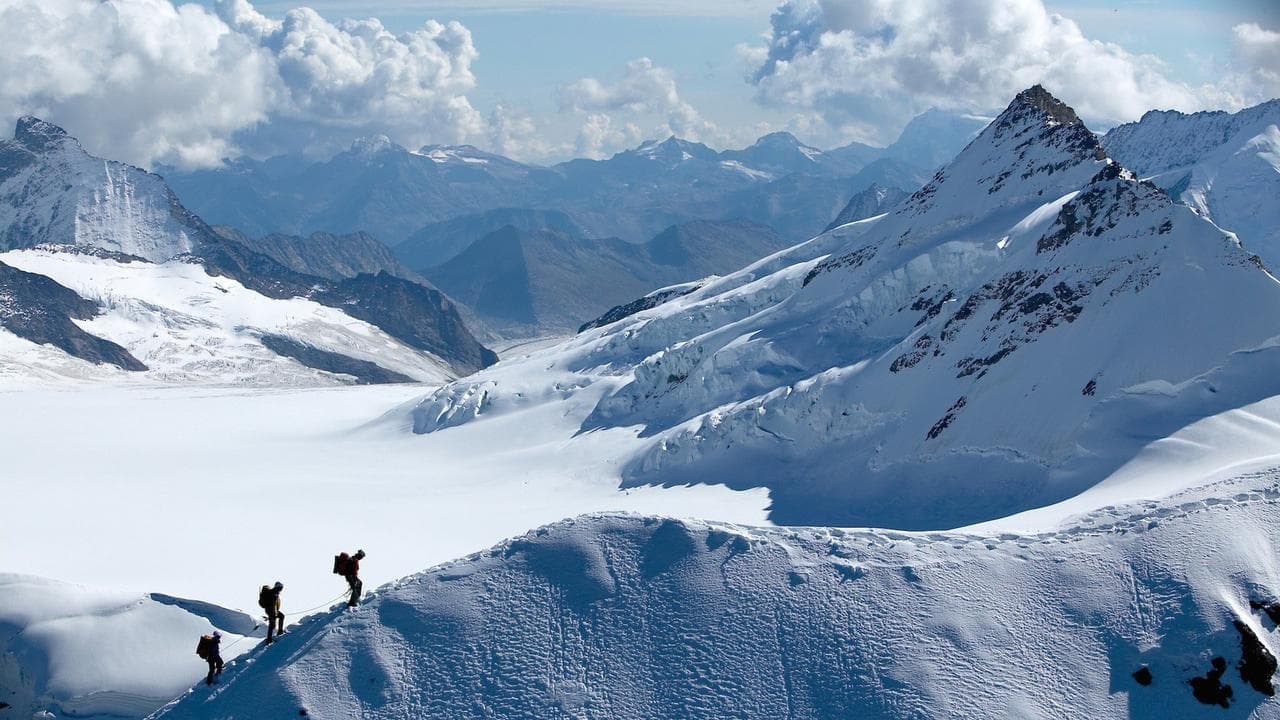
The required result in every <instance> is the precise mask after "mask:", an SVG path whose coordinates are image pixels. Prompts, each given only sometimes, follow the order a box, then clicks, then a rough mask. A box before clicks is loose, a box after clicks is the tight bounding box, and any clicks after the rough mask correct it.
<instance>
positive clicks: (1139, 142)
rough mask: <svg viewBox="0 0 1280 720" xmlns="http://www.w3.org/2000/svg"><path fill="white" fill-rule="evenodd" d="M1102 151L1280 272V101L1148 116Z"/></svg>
mask: <svg viewBox="0 0 1280 720" xmlns="http://www.w3.org/2000/svg"><path fill="white" fill-rule="evenodd" d="M1102 142H1103V144H1104V145H1105V146H1106V148H1107V151H1108V152H1110V153H1111V154H1112V155H1113V156H1114V157H1116V158H1118V159H1119V160H1120V162H1121V163H1123V164H1125V165H1126V166H1127V167H1131V168H1132V169H1134V170H1135V171H1136V172H1139V173H1142V174H1144V175H1151V176H1153V177H1152V180H1153V181H1154V182H1156V183H1158V184H1159V185H1160V186H1161V187H1163V188H1167V189H1168V190H1169V192H1170V193H1171V194H1172V195H1174V196H1175V197H1177V198H1178V199H1179V200H1180V201H1182V202H1183V203H1185V204H1186V205H1188V206H1189V207H1191V208H1193V209H1194V210H1195V211H1196V212H1198V213H1200V214H1201V215H1203V216H1204V217H1207V218H1210V219H1211V220H1213V221H1214V223H1216V224H1217V225H1218V226H1219V227H1222V228H1224V229H1227V230H1230V231H1232V232H1234V233H1236V234H1237V235H1238V236H1239V237H1240V239H1241V240H1242V241H1243V242H1244V244H1245V246H1246V247H1248V248H1250V249H1251V250H1253V251H1254V252H1256V253H1258V254H1259V255H1260V256H1261V257H1262V259H1263V260H1265V261H1266V262H1267V264H1268V265H1270V266H1271V267H1276V266H1280V202H1277V201H1276V199H1277V198H1280V100H1271V101H1269V102H1265V103H1262V104H1261V105H1256V106H1254V107H1251V108H1246V109H1244V110H1241V111H1239V112H1237V113H1232V114H1228V113H1224V112H1199V113H1194V114H1192V115H1184V114H1183V113H1179V112H1176V111H1166V112H1155V111H1152V112H1149V113H1147V114H1146V115H1143V116H1142V119H1141V120H1139V121H1138V122H1136V123H1129V124H1126V125H1121V126H1119V127H1116V128H1114V129H1112V130H1111V131H1110V132H1108V133H1107V135H1106V136H1105V137H1104V138H1103V141H1102Z"/></svg>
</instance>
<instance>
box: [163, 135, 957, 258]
mask: <svg viewBox="0 0 1280 720" xmlns="http://www.w3.org/2000/svg"><path fill="white" fill-rule="evenodd" d="M981 124H982V121H981V120H977V119H974V118H971V117H968V116H962V115H957V114H954V113H949V112H943V111H938V110H933V111H930V112H927V113H925V114H923V115H921V116H920V117H918V118H916V119H915V120H913V121H912V122H911V123H910V124H908V125H907V127H906V128H905V129H904V130H903V133H902V136H901V137H900V138H899V139H898V140H897V141H896V142H895V143H894V144H893V145H890V146H889V147H887V148H873V147H871V146H868V145H864V144H860V143H852V144H850V145H846V146H844V147H841V148H836V149H834V150H830V151H822V150H819V149H817V148H814V147H811V146H808V145H805V144H804V143H802V142H800V141H799V140H798V139H796V138H795V136H793V135H791V134H789V133H785V132H778V133H771V134H769V135H766V136H764V137H762V138H760V139H759V140H757V141H756V142H755V143H753V144H752V145H750V146H749V147H746V148H741V149H732V150H725V151H717V150H715V149H712V148H710V147H708V146H706V145H704V144H702V143H697V142H691V141H688V140H683V139H680V138H676V137H670V138H667V139H666V140H662V141H646V142H644V143H642V144H640V145H639V146H637V147H635V148H632V149H629V150H624V151H622V152H619V153H617V154H615V155H613V156H612V157H609V158H605V159H602V160H588V159H576V160H570V161H568V162H564V163H560V164H558V165H555V166H552V167H537V166H533V165H527V164H523V163H519V162H515V161H513V160H510V159H508V158H504V157H501V156H499V155H495V154H492V153H486V152H483V151H480V150H477V149H476V148H474V147H470V146H442V145H429V146H426V147H423V148H420V149H419V150H416V151H415V150H409V149H407V148H404V147H401V146H399V145H396V144H395V143H392V142H390V141H389V140H387V139H386V138H382V137H380V138H372V139H365V140H361V141H358V142H356V143H355V144H353V145H352V147H351V148H350V149H349V150H346V151H344V152H342V153H339V154H338V155H336V156H334V157H332V158H330V159H328V160H324V161H320V162H314V161H310V162H309V161H305V160H303V159H300V158H288V157H282V158H273V159H270V160H264V161H256V160H236V161H232V162H228V163H227V164H226V165H225V166H223V167H220V168H217V169H213V170H202V171H195V172H182V171H178V170H176V169H173V168H166V169H164V173H165V175H166V177H167V179H168V180H169V182H170V184H171V185H172V186H173V188H174V189H175V191H176V192H177V193H178V195H179V197H181V198H183V201H184V202H185V203H186V204H188V205H189V206H190V207H191V208H192V209H193V210H194V211H195V212H197V213H199V214H200V215H201V216H202V217H206V218H207V219H208V220H210V221H211V222H214V223H216V224H219V225H229V226H233V227H236V228H238V229H240V230H241V231H243V232H245V233H246V234H247V235H249V236H251V237H261V236H265V235H269V234H272V233H283V234H286V235H301V236H306V235H309V234H311V233H313V232H316V231H322V232H328V233H334V234H347V233H353V232H357V231H364V232H368V233H370V234H372V235H374V236H375V237H377V238H379V239H380V240H382V241H383V242H385V243H387V244H388V245H391V246H397V245H402V244H405V243H410V242H411V241H412V244H407V245H405V247H404V248H403V249H402V250H400V251H399V254H400V256H401V259H402V260H404V261H405V262H406V264H407V265H409V267H416V266H418V265H421V264H428V265H429V264H438V263H441V262H444V261H445V260H447V259H448V258H449V257H451V256H452V255H454V254H456V253H457V252H460V251H461V250H462V249H463V248H465V247H467V245H468V244H470V242H474V240H475V239H476V238H477V237H481V236H483V235H484V234H487V233H488V232H493V230H496V229H497V228H498V227H502V225H504V224H506V223H500V224H498V225H496V226H495V225H494V224H493V221H492V220H488V219H486V220H483V221H480V222H478V223H475V221H474V220H467V221H465V222H464V223H463V224H464V225H471V224H473V223H475V224H474V228H459V227H457V226H445V227H440V226H439V225H440V223H443V222H446V221H451V220H454V219H458V218H464V217H468V218H470V217H473V216H481V215H484V214H486V213H489V212H491V211H495V210H500V209H505V208H526V209H529V210H539V211H557V212H561V213H564V214H566V215H568V216H569V217H570V218H572V222H573V223H574V224H575V225H576V226H577V227H578V228H580V229H581V232H582V234H583V235H584V236H588V237H618V238H621V239H623V240H627V241H630V242H644V241H646V240H647V239H648V238H651V237H653V236H654V235H655V234H657V233H659V232H661V231H662V230H663V229H664V228H666V227H668V226H670V225H675V224H680V223H684V222H688V221H690V220H737V219H744V220H751V221H754V222H759V223H763V224H767V225H770V226H771V227H773V228H774V229H775V230H776V231H777V232H778V233H779V234H781V235H783V236H785V237H788V238H789V239H791V240H797V241H798V240H804V239H807V238H808V237H809V236H811V235H813V234H815V233H817V232H819V231H821V230H822V229H823V228H824V227H825V226H826V225H827V224H828V223H829V222H830V221H831V220H832V218H833V217H834V216H835V214H836V213H837V212H838V211H839V210H840V209H841V208H843V207H844V205H845V204H846V203H847V202H848V200H849V198H850V197H851V196H852V195H854V194H855V193H857V192H860V191H861V190H863V189H865V188H866V187H868V186H869V185H870V184H871V183H872V182H878V183H879V184H881V185H883V186H885V187H890V186H894V187H899V188H901V189H903V190H909V191H914V190H915V189H916V188H918V187H919V186H920V185H921V184H922V183H923V181H924V180H927V179H928V178H929V177H931V176H932V174H933V171H934V170H935V169H936V168H937V167H938V166H939V165H941V164H942V163H943V162H945V161H946V160H947V159H949V158H951V157H952V156H953V155H954V154H955V153H956V152H958V151H959V150H960V149H961V148H963V147H964V145H965V144H966V143H967V142H968V141H969V140H970V139H972V137H973V136H974V135H975V134H976V133H977V130H978V129H979V128H980V127H981ZM791 176H798V177H794V178H792V177H791ZM789 178H790V179H789ZM837 196H838V197H837ZM508 212H512V211H508ZM511 223H512V224H513V225H514V226H515V227H526V228H529V229H533V228H534V227H536V225H533V224H530V218H529V217H523V218H514V217H513V218H511ZM429 226H436V227H432V228H431V229H430V230H428V229H427V228H428V227H429ZM547 227H552V228H558V229H560V230H561V231H565V228H564V223H563V222H561V221H560V220H559V219H556V220H555V221H554V222H553V224H551V225H548V226H547ZM476 228H480V229H483V230H484V232H477V230H476ZM436 234H439V235H440V236H441V238H442V239H433V235H436Z"/></svg>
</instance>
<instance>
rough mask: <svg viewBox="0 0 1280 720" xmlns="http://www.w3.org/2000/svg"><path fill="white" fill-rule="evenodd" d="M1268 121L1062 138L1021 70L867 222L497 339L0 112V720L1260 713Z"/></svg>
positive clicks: (1263, 703) (1276, 567)
mask: <svg viewBox="0 0 1280 720" xmlns="http://www.w3.org/2000/svg"><path fill="white" fill-rule="evenodd" d="M1275 107H1276V105H1275V102H1274V101H1273V102H1271V103H1267V104H1264V105H1261V106H1258V107H1257V108H1252V109H1249V110H1245V111H1242V112H1241V113H1237V114H1236V115H1226V114H1217V115H1214V114H1209V115H1191V116H1180V115H1175V114H1169V113H1149V114H1148V115H1147V116H1144V117H1143V119H1142V120H1141V121H1139V122H1138V123H1135V124H1133V125H1130V126H1121V127H1120V128H1117V129H1115V130H1113V131H1111V133H1109V134H1107V135H1105V136H1098V135H1096V134H1094V133H1093V132H1091V131H1090V130H1089V129H1088V128H1086V127H1085V126H1084V124H1083V123H1082V122H1081V121H1080V120H1079V118H1078V117H1077V116H1076V114H1075V112H1074V111H1073V110H1072V109H1071V108H1070V107H1068V106H1067V105H1066V104H1064V103H1062V102H1061V101H1060V100H1058V99H1057V98H1054V97H1053V96H1051V95H1050V94H1049V93H1048V92H1046V91H1045V90H1043V89H1042V88H1040V87H1039V86H1036V87H1033V88H1031V89H1029V90H1027V91H1024V92H1023V93H1020V94H1019V95H1018V96H1017V97H1016V98H1014V100H1013V101H1012V102H1011V103H1010V105H1009V106H1008V108H1007V109H1006V110H1005V111H1004V112H1003V113H1002V114H1000V115H999V117H997V118H995V120H993V121H992V122H991V123H990V125H988V126H987V127H986V129H985V130H983V131H982V132H981V133H980V134H979V135H978V136H977V137H976V138H975V139H974V140H973V141H972V142H971V143H970V144H969V145H968V146H967V147H966V148H965V149H964V150H963V151H961V152H960V154H959V155H957V156H956V157H955V158H954V159H952V160H951V161H950V162H948V163H947V164H946V165H944V166H943V167H942V168H941V169H940V170H938V172H937V173H936V175H935V176H934V177H933V179H932V180H931V181H930V182H928V183H927V184H926V185H925V186H924V187H923V188H921V189H920V190H919V191H917V192H915V193H914V194H913V195H911V196H910V197H908V198H906V199H904V200H902V201H901V202H899V203H897V204H895V205H893V206H892V207H890V208H889V209H888V211H887V212H884V213H882V214H880V215H876V216H874V217H871V218H867V219H862V220H857V221H855V222H851V223H844V224H837V225H836V226H835V227H832V228H831V229H829V230H827V231H826V232H824V233H822V234H820V235H818V236H817V237H814V238H813V239H811V240H808V241H807V242H803V243H800V244H798V245H796V246H794V247H791V248H788V249H785V250H783V251H781V252H778V253H776V254H773V255H770V256H768V257H765V258H762V259H760V260H758V261H756V262H754V263H752V264H750V265H748V266H746V267H744V268H742V269H740V270H738V271H736V272H732V273H728V274H725V275H722V276H716V277H709V278H706V279H703V280H701V281H696V282H692V283H686V284H682V285H680V286H674V287H670V288H660V289H655V290H654V291H653V292H652V293H650V294H649V295H647V296H645V297H643V298H639V299H637V300H636V301H635V302H633V303H630V304H628V305H625V306H620V307H619V308H615V309H614V310H613V311H610V313H608V314H607V315H606V316H605V317H604V318H602V319H601V320H600V321H598V322H589V323H587V325H586V326H584V328H585V329H584V330H583V331H582V332H580V333H578V334H577V335H575V336H574V337H572V338H569V339H564V340H560V341H556V342H548V343H543V344H539V345H529V346H518V347H512V348H507V349H506V350H505V351H504V352H503V353H502V358H501V360H500V361H499V362H497V363H496V364H493V363H492V362H491V360H486V358H487V356H486V355H484V354H483V353H481V350H482V349H481V348H479V347H478V344H477V345H476V347H475V348H473V349H472V350H470V351H468V353H469V354H466V353H464V354H461V355H458V356H456V357H453V356H451V357H448V358H446V357H444V356H443V355H441V354H440V353H439V352H435V351H432V350H430V349H429V348H427V347H425V345H426V344H425V343H422V342H417V341H418V340H420V339H421V338H422V333H420V332H419V333H409V332H406V331H405V330H404V327H403V325H402V324H399V323H397V322H392V321H391V320H390V319H388V317H387V316H386V315H385V314H382V315H379V314H377V313H370V312H363V313H361V314H359V315H352V314H349V313H348V312H347V310H344V308H347V309H350V307H351V306H349V305H347V304H344V303H340V302H334V301H332V300H331V299H330V300H329V301H328V302H324V301H323V300H325V299H326V298H331V297H332V293H329V294H326V293H325V292H318V291H312V290H309V289H307V287H306V284H305V283H300V282H297V280H296V278H294V277H293V276H291V275H287V274H282V273H280V271H279V270H278V269H273V270H272V272H273V273H276V275H273V276H272V277H274V278H276V281H277V284H276V285H264V284H263V283H262V282H261V281H260V278H256V277H255V276H254V275H253V274H251V273H239V274H237V275H228V274H224V273H222V272H220V271H219V268H222V269H225V268H226V267H228V266H229V264H228V262H227V261H226V260H225V257H226V256H225V255H216V256H217V257H218V258H222V260H219V261H214V260H210V259H209V258H210V257H213V256H214V255H215V254H216V253H226V252H232V251H233V250H234V248H233V249H232V250H227V247H228V246H224V245H220V244H218V243H219V241H218V240H217V239H216V238H214V237H212V236H211V235H209V234H207V233H205V232H204V230H203V228H206V227H207V226H205V225H204V223H203V221H199V220H198V218H194V216H191V215H190V214H189V213H186V211H185V210H181V209H180V208H181V206H180V205H178V204H177V202H176V200H174V201H173V202H172V203H170V202H169V200H168V199H171V198H172V197H173V196H172V193H169V192H168V191H167V188H165V187H164V186H163V181H162V180H160V179H159V178H158V177H156V176H152V175H147V174H145V173H143V172H142V171H140V170H137V169H129V170H128V172H123V174H122V171H121V170H120V168H116V166H115V165H113V164H111V163H105V164H104V161H101V160H93V159H90V160H89V161H86V160H85V159H84V158H86V157H88V156H87V155H84V154H83V152H82V151H80V150H79V148H78V146H76V147H67V145H68V143H70V142H72V141H70V140H69V139H64V137H63V134H61V131H60V130H57V131H56V132H55V130H56V129H51V127H49V126H46V125H45V124H37V123H38V121H34V120H28V121H25V124H23V123H20V125H19V133H18V135H19V137H18V138H15V141H13V142H12V143H10V144H9V145H6V146H3V147H4V148H5V149H6V150H7V152H6V153H0V210H2V211H3V212H2V213H0V223H4V224H0V239H3V242H2V243H0V247H2V248H4V249H5V251H4V252H0V263H2V264H3V265H2V266H0V267H3V268H8V270H6V274H2V275H0V280H3V281H4V283H6V284H2V285H0V320H5V322H6V323H7V324H5V325H4V326H3V327H4V328H9V329H0V408H3V411H2V412H0V451H2V454H3V465H2V466H0V473H3V483H4V488H5V496H6V503H5V507H6V510H7V512H6V513H5V522H4V523H3V524H0V547H3V548H4V549H5V550H6V553H5V555H6V561H7V562H6V565H5V566H4V567H3V568H0V570H3V571H5V572H6V573H8V574H4V575H0V650H2V651H3V655H2V656H0V703H2V705H0V719H3V718H5V717H15V718H16V717H22V718H27V717H63V716H66V717H99V718H107V717H134V718H137V717H144V716H148V715H151V714H152V713H154V715H152V716H153V717H157V718H166V719H167V718H200V719H208V720H213V719H215V718H285V717H312V718H354V717H364V718H781V717H787V718H852V717H867V718H934V717H936V718H950V717H963V718H1151V719H1155V718H1161V719H1164V718H1184V717H1185V718H1199V717H1204V718H1280V702H1278V701H1277V700H1276V699H1275V697H1274V695H1275V685H1274V683H1275V682H1276V678H1275V672H1276V660H1275V658H1276V654H1277V653H1278V652H1280V630H1278V629H1277V622H1280V558H1277V552H1276V545H1277V541H1278V540H1280V529H1278V528H1280V281H1277V279H1276V277H1275V276H1274V275H1273V274H1272V271H1271V270H1270V269H1269V268H1270V267H1272V266H1273V263H1274V262H1276V261H1275V260H1273V259H1272V258H1273V257H1274V254H1275V251H1274V247H1275V246H1274V241H1275V227H1274V223H1272V222H1271V221H1270V220H1268V219H1267V218H1268V217H1270V216H1269V215H1267V213H1268V212H1271V211H1272V210H1273V209H1274V206H1275V205H1276V203H1275V198H1276V195H1275V192H1274V188H1275V187H1276V178H1277V177H1280V155H1278V154H1277V153H1276V152H1275V147H1276V143H1275V139H1276V138H1277V137H1280V131H1278V130H1277V124H1276V123H1277V118H1276V117H1275ZM1186 138H1194V139H1195V140H1196V142H1188V141H1186ZM46 146H55V149H56V152H52V153H50V152H49V148H48V147H46ZM1175 150H1176V151H1175ZM73 151H74V152H73ZM77 153H79V154H77ZM30 157H38V158H40V161H39V162H37V163H34V164H33V163H32V162H31V161H30V160H29V159H26V158H30ZM433 157H434V156H433ZM15 158H16V159H15ZM67 158H70V159H67ZM445 159H447V158H445ZM103 173H107V175H109V177H108V176H107V175H104V174H103ZM130 173H133V174H130ZM53 176H56V177H53ZM1175 176H1176V177H1175ZM6 178H7V179H6ZM120 178H130V180H129V182H128V183H126V184H124V185H122V184H121V183H122V181H121V180H120ZM126 185H127V187H126ZM148 188H149V189H148ZM161 198H168V199H166V200H164V201H163V202H161V200H160V199H161ZM158 208H160V209H163V212H161V211H160V210H158ZM68 217H82V218H83V221H77V222H74V223H68V222H67V221H66V218H68ZM174 218H177V220H175V219H174ZM170 222H176V223H177V224H176V226H173V227H170V226H169V225H168V223H170ZM822 222H823V223H825V222H827V220H826V219H823V221H822ZM1268 223H1271V224H1268ZM819 226H821V223H820V224H819ZM175 228H176V229H175ZM184 238H186V239H185V240H184ZM202 243H208V244H209V245H208V246H207V247H206V246H204V245H202ZM210 247H211V248H213V249H214V250H210V249H209V248H210ZM215 251H216V253H215ZM202 253H203V254H202ZM237 257H241V259H243V257H242V256H237ZM250 259H252V258H250ZM254 262H258V261H257V260H254ZM239 267H247V265H246V264H245V263H243V262H242V263H241V264H240V265H239ZM259 267H270V266H269V265H263V266H259ZM384 282H391V281H390V280H384ZM279 283H284V286H285V287H287V289H288V292H285V291H282V290H281V289H280V288H281V287H282V286H281V285H280V284H279ZM273 288H274V289H273ZM295 291H296V292H298V293H300V294H292V293H294V292H295ZM345 297H348V298H349V299H354V300H359V299H360V298H361V297H363V296H355V295H348V296H345ZM83 303H88V305H87V307H82V306H81V305H82V304H83ZM378 307H384V305H381V304H380V305H378ZM440 307H444V306H440ZM351 312H359V309H358V308H357V309H356V310H351ZM455 316H456V314H455V315H450V314H449V313H448V312H447V308H446V309H445V310H442V311H441V313H440V314H439V315H438V316H433V317H435V318H437V320H438V325H435V326H433V327H438V328H444V329H448V328H450V327H451V325H450V323H451V322H452V321H451V320H450V318H452V317H455ZM55 321H56V322H55ZM55 330H56V331H57V332H53V331H55ZM442 332H443V330H442ZM24 334H25V335H24ZM49 335H52V336H54V337H51V338H50V339H48V340H40V339H39V338H43V337H46V336H49ZM280 337H283V338H286V339H288V340H289V341H290V343H292V344H290V343H285V344H283V345H282V344H280V343H279V342H277V341H275V340H273V338H280ZM451 337H457V338H462V341H465V339H466V338H469V337H470V336H469V335H465V336H463V335H461V334H456V335H452V336H451ZM32 338H37V339H32ZM87 338H88V339H87ZM93 339H96V341H98V342H97V344H95V343H94V341H93ZM55 341H56V342H55ZM58 342H61V343H62V344H61V345H59V344H58ZM460 342H461V341H460ZM471 342H473V343H474V339H471ZM102 343H109V344H108V345H104V344H102ZM64 346H65V347H64ZM299 347H303V348H305V351H300V350H298V348H299ZM433 347H434V346H433ZM67 348H70V350H68V349H67ZM86 348H87V349H86ZM282 349H283V350H284V352H281V350H282ZM119 352H124V353H125V356H127V357H128V358H132V359H133V360H135V361H136V362H138V363H139V364H140V365H142V366H145V369H138V368H136V367H134V368H133V369H130V367H131V366H130V364H129V362H128V361H127V360H126V359H125V356H121V355H119V354H118V353H119ZM441 352H443V351H441ZM484 352H486V353H487V352H488V351H487V350H485V351H484ZM76 353H79V354H76ZM103 356H105V357H115V358H116V359H117V360H118V361H119V362H118V363H117V364H111V363H108V362H103V361H101V360H100V359H96V358H100V357H103ZM335 357H337V358H342V360H336V359H335ZM317 358H321V359H322V361H321V360H317ZM308 363H310V364H308ZM334 363H337V364H334ZM316 365H320V366H321V367H316ZM371 368H378V369H379V370H377V371H375V370H373V369H371ZM344 369H345V370H347V371H349V372H343V370H344ZM385 373H394V374H395V376H396V377H397V378H398V379H399V380H400V382H390V383H381V384H371V385H367V386H353V384H354V383H356V382H357V381H359V380H360V379H361V377H362V375H363V376H364V379H365V380H369V381H370V382H372V381H373V380H376V379H379V378H380V379H382V380H387V379H391V376H389V375H386V374H385ZM410 380H412V381H414V382H409V381H410ZM566 518H570V519H566ZM530 528H536V529H532V530H531V529H530ZM357 547H362V548H365V549H366V550H367V551H368V553H369V555H368V558H367V559H366V561H365V563H364V564H363V566H362V573H363V575H364V579H365V586H366V588H368V589H369V590H368V592H367V600H366V601H365V602H364V603H363V604H362V605H361V606H360V607H358V608H356V609H352V610H348V609H347V608H346V607H345V606H344V605H342V604H341V603H340V601H341V595H340V593H341V592H342V591H343V590H344V583H343V582H342V580H341V578H338V577H337V576H334V575H332V574H330V573H329V566H328V564H329V557H330V556H331V555H333V554H335V553H337V552H339V551H342V550H348V551H351V550H354V549H356V548H357ZM455 558H461V559H455ZM423 568H429V569H426V570H424V569H423ZM45 578H58V580H51V579H45ZM277 579H279V580H282V581H283V582H284V584H285V586H286V589H285V594H284V612H285V613H286V616H287V617H288V622H289V623H290V626H289V628H288V632H287V633H285V634H284V635H283V637H282V638H281V639H280V640H279V641H278V642H276V643H275V644H273V645H270V646H264V645H262V644H260V642H259V639H260V638H261V636H262V635H263V632H262V628H261V627H260V626H258V623H257V621H256V618H255V617H254V616H256V615H257V614H258V612H257V610H256V608H254V599H255V598H254V593H255V592H256V588H257V587H259V586H260V585H262V584H264V583H270V582H272V581H274V580H277ZM188 598H189V599H188ZM232 608H245V610H240V609H232ZM215 628H216V629H219V630H221V631H222V633H223V635H224V640H223V647H224V650H225V652H224V656H225V657H226V658H227V659H228V661H229V664H228V666H227V669H226V671H225V672H224V674H223V676H222V678H221V681H220V682H219V683H217V684H215V685H212V686H206V685H205V684H204V683H203V682H202V678H203V673H204V665H203V663H202V662H201V661H200V660H199V659H198V658H196V657H195V655H194V653H193V652H192V650H193V649H194V644H195V641H196V639H197V638H198V637H199V635H200V634H202V633H206V632H211V631H212V630H213V629H215Z"/></svg>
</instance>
